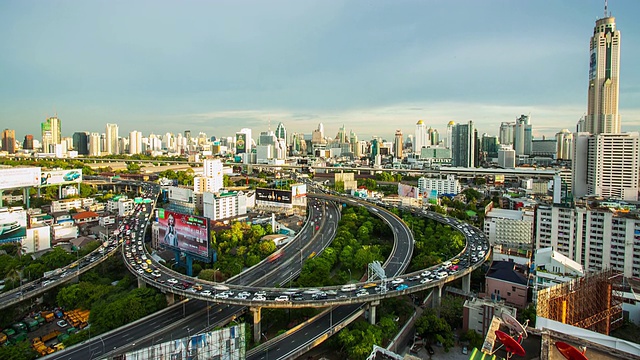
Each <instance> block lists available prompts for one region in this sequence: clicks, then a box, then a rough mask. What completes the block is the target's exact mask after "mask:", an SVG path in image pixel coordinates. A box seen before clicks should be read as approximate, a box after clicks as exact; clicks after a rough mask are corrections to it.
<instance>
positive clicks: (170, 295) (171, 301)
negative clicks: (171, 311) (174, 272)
mask: <svg viewBox="0 0 640 360" xmlns="http://www.w3.org/2000/svg"><path fill="white" fill-rule="evenodd" d="M165 297H166V298H167V306H170V305H173V304H175V302H176V298H175V296H174V295H173V293H170V292H168V293H166V294H165Z"/></svg>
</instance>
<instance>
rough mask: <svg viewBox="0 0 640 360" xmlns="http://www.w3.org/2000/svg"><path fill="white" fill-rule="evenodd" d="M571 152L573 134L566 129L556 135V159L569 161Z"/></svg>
mask: <svg viewBox="0 0 640 360" xmlns="http://www.w3.org/2000/svg"><path fill="white" fill-rule="evenodd" d="M572 150H573V134H572V133H571V132H570V131H569V130H568V129H562V130H560V132H558V133H557V134H556V159H558V160H571V159H572V158H573V156H572Z"/></svg>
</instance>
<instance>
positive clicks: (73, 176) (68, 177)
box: [62, 171, 82, 181]
mask: <svg viewBox="0 0 640 360" xmlns="http://www.w3.org/2000/svg"><path fill="white" fill-rule="evenodd" d="M80 176H82V174H81V173H79V172H77V171H70V172H68V173H66V174H64V176H63V177H62V178H63V179H64V181H74V180H78V179H79V178H80Z"/></svg>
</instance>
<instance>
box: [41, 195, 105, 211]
mask: <svg viewBox="0 0 640 360" xmlns="http://www.w3.org/2000/svg"><path fill="white" fill-rule="evenodd" d="M94 203H95V199H93V198H80V199H64V200H56V201H52V202H51V212H59V211H69V210H72V209H76V210H78V209H88V208H89V207H90V206H91V205H93V204H94Z"/></svg>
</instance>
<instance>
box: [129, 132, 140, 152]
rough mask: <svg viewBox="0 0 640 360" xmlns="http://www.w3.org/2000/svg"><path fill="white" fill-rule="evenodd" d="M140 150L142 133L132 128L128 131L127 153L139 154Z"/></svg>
mask: <svg viewBox="0 0 640 360" xmlns="http://www.w3.org/2000/svg"><path fill="white" fill-rule="evenodd" d="M141 152H142V133H141V132H140V131H136V130H133V131H132V132H130V133H129V154H131V155H133V154H140V153H141Z"/></svg>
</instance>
